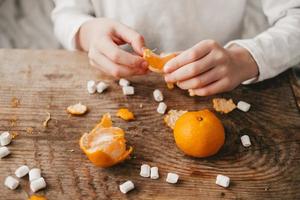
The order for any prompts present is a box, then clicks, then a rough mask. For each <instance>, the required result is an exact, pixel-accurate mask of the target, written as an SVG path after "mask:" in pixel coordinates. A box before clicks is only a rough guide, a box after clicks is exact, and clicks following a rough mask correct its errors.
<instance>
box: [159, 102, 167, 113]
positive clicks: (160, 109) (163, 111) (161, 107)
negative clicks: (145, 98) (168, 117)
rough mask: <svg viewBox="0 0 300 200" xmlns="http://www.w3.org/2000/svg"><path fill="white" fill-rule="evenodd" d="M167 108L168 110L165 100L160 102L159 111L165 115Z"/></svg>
mask: <svg viewBox="0 0 300 200" xmlns="http://www.w3.org/2000/svg"><path fill="white" fill-rule="evenodd" d="M166 110H167V105H166V104H165V103H164V102H160V103H159V104H158V107H157V112H158V113H159V114H162V115H163V114H165V112H166Z"/></svg>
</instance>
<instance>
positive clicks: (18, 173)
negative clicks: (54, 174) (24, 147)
mask: <svg viewBox="0 0 300 200" xmlns="http://www.w3.org/2000/svg"><path fill="white" fill-rule="evenodd" d="M28 172H29V167H27V166H26V165H22V166H21V167H19V168H18V169H16V171H15V175H16V177H18V178H21V177H23V176H25V175H26V174H28Z"/></svg>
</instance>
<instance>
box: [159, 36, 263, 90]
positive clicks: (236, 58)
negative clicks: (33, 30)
mask: <svg viewBox="0 0 300 200" xmlns="http://www.w3.org/2000/svg"><path fill="white" fill-rule="evenodd" d="M164 72H165V73H166V74H165V80H166V82H171V83H177V85H178V87H180V88H181V89H184V90H187V89H192V91H193V93H194V94H195V95H198V96H208V95H212V94H216V93H221V92H226V91H230V90H232V89H234V88H235V87H237V86H238V85H239V84H240V83H242V82H243V81H245V80H248V79H251V78H254V77H256V76H257V75H258V66H257V64H256V62H255V60H254V59H253V58H252V56H251V55H250V53H249V52H248V51H247V50H246V49H244V48H242V47H240V46H237V45H232V46H230V47H229V48H228V49H225V48H223V47H222V46H221V45H219V44H218V43H217V42H215V41H213V40H203V41H201V42H199V43H198V44H196V45H195V46H193V47H192V48H190V49H187V50H186V51H184V52H182V53H181V54H179V55H178V56H177V57H175V58H173V59H172V60H170V61H169V62H168V63H166V65H165V66H164Z"/></svg>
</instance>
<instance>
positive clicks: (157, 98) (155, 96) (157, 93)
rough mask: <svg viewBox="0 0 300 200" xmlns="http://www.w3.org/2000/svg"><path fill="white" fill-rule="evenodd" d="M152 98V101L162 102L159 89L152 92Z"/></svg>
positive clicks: (162, 97) (162, 98)
mask: <svg viewBox="0 0 300 200" xmlns="http://www.w3.org/2000/svg"><path fill="white" fill-rule="evenodd" d="M153 97H154V100H155V101H157V102H161V101H163V100H164V96H163V94H162V92H161V91H160V90H159V89H156V90H154V91H153Z"/></svg>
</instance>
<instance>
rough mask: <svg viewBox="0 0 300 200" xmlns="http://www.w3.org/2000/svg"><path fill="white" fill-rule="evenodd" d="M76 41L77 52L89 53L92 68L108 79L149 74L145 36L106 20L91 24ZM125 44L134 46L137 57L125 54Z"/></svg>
mask: <svg viewBox="0 0 300 200" xmlns="http://www.w3.org/2000/svg"><path fill="white" fill-rule="evenodd" d="M76 40H77V41H76V44H77V48H79V49H81V50H85V51H87V52H88V57H89V61H90V64H91V65H92V66H94V67H96V68H98V69H99V70H101V71H103V72H104V73H106V74H108V75H112V76H114V77H116V78H120V77H127V76H132V75H141V74H145V73H146V72H147V71H148V63H147V62H146V61H145V60H144V59H143V58H142V55H143V50H142V49H143V47H144V38H143V36H141V35H140V34H139V33H137V32H136V31H134V30H132V29H131V28H129V27H127V26H125V25H123V24H121V23H118V22H116V21H113V20H110V19H106V18H97V19H93V20H90V21H87V22H86V23H84V24H83V25H82V26H81V27H80V29H79V31H78V33H77V35H76ZM123 44H130V45H131V46H132V48H133V50H134V51H135V53H136V54H137V55H135V54H132V53H129V52H127V51H124V50H122V49H121V48H120V47H119V45H123Z"/></svg>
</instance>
